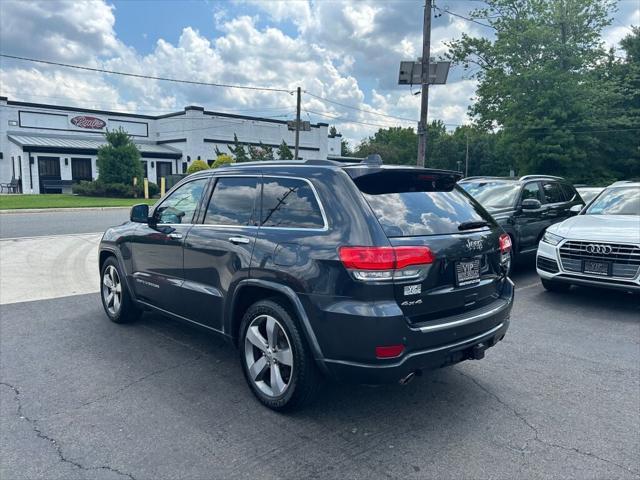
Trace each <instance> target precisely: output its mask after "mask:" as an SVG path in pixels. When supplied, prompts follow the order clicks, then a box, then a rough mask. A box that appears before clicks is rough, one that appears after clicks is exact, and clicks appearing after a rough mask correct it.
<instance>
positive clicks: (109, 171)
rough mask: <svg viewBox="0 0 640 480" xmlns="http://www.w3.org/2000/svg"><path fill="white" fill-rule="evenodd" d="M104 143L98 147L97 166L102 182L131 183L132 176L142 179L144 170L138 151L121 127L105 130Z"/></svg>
mask: <svg viewBox="0 0 640 480" xmlns="http://www.w3.org/2000/svg"><path fill="white" fill-rule="evenodd" d="M105 137H106V140H107V143H106V145H103V146H101V147H100V148H98V159H97V162H96V164H97V166H98V170H99V171H100V181H101V182H102V183H122V184H125V185H132V184H133V179H134V177H136V178H138V179H139V180H142V176H143V175H144V170H143V168H142V163H141V162H140V151H139V150H138V148H137V147H136V145H135V144H134V143H133V141H132V140H131V137H130V136H129V135H128V134H127V132H125V131H124V130H122V129H121V128H119V129H117V130H114V131H107V133H106V134H105Z"/></svg>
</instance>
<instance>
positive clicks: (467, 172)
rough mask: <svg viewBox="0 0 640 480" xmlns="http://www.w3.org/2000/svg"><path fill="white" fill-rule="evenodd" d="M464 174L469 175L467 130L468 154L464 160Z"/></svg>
mask: <svg viewBox="0 0 640 480" xmlns="http://www.w3.org/2000/svg"><path fill="white" fill-rule="evenodd" d="M464 176H465V177H468V176H469V132H467V156H466V158H465V161H464Z"/></svg>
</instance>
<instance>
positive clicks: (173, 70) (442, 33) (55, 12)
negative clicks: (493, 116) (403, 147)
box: [0, 0, 640, 143]
mask: <svg viewBox="0 0 640 480" xmlns="http://www.w3.org/2000/svg"><path fill="white" fill-rule="evenodd" d="M436 5H437V6H438V7H440V8H441V9H443V10H450V11H452V12H456V13H459V14H461V15H464V16H467V15H468V13H469V10H470V9H472V8H477V7H479V6H482V2H478V1H472V0H442V1H437V2H436ZM422 12H423V2H421V1H420V0H400V1H384V0H344V1H328V0H324V1H319V0H314V1H311V0H309V1H307V0H299V1H297V0H290V1H277V0H272V1H268V2H266V1H259V0H229V1H213V0H208V1H196V0H187V1H173V0H163V1H146V0H145V1H139V0H73V1H71V0H42V1H39V0H31V1H29V2H23V1H15V0H2V1H0V27H1V28H0V48H1V49H2V51H3V52H4V53H9V54H14V55H23V56H28V57H34V58H43V59H47V60H53V61H61V62H65V63H71V64H78V65H87V66H94V67H98V68H107V69H112V70H120V71H127V72H135V73H143V74H151V75H156V76H166V77H174V78H188V79H195V80H199V81H206V82H224V83H235V84H253V85H263V86H276V87H284V88H287V89H291V90H293V89H295V87H297V86H298V85H300V86H302V87H303V88H304V89H305V90H307V91H309V92H312V93H314V94H316V95H319V96H322V97H326V98H330V99H333V100H335V101H338V102H340V103H344V104H348V105H352V106H356V107H358V108H360V109H361V110H366V111H372V112H375V113H367V112H363V111H358V110H354V109H345V108H344V107H341V106H339V105H336V104H331V103H327V102H323V101H321V100H319V99H318V98H316V97H313V96H310V95H305V96H303V110H304V111H303V115H304V116H306V117H307V118H310V119H311V120H313V121H324V122H327V123H331V124H336V125H337V126H338V128H339V130H340V131H342V132H343V133H344V134H345V136H346V137H347V138H349V139H350V140H351V141H352V143H353V142H357V141H359V140H360V139H362V138H363V137H365V136H366V135H370V134H371V133H373V132H374V131H375V130H377V128H378V127H379V126H391V125H398V124H400V125H404V126H414V125H415V123H414V122H413V121H412V120H413V119H415V118H417V116H418V108H419V101H420V99H419V97H417V96H414V95H412V94H411V91H410V90H409V88H408V87H400V86H398V85H397V84H396V83H397V75H398V65H399V61H400V60H411V59H414V58H415V57H417V56H418V55H420V48H421V47H420V42H421V28H422ZM632 24H636V25H637V24H640V0H621V1H620V2H619V3H618V11H617V12H616V13H615V14H614V16H613V21H612V25H611V26H610V27H609V28H607V29H606V30H605V31H604V32H603V41H604V42H605V43H606V44H607V45H614V46H615V45H616V44H617V42H618V41H619V39H620V38H622V36H624V35H625V34H626V33H628V32H629V27H630V26H631V25H632ZM463 32H464V33H468V34H471V35H476V36H478V35H480V36H488V35H491V31H490V30H489V29H486V28H483V27H481V26H479V25H477V24H475V23H472V22H468V21H466V20H464V19H461V18H459V17H455V16H453V15H449V14H446V13H445V14H443V15H442V16H439V17H437V18H434V20H433V33H432V52H433V54H434V55H436V56H437V55H438V54H442V53H444V51H445V46H444V42H445V41H448V40H451V39H453V38H459V37H460V35H462V33H463ZM0 80H1V82H0V94H2V95H5V96H8V97H10V98H12V99H20V100H26V101H34V102H41V103H56V104H64V105H78V106H84V107H91V108H102V109H109V110H123V111H138V112H145V113H164V112H169V111H175V110H179V109H181V108H183V107H184V106H185V105H188V104H198V105H202V106H205V107H207V108H209V109H212V110H219V111H237V112H243V113H246V114H255V115H262V116H272V117H276V118H290V117H292V116H293V114H294V107H295V102H294V98H293V97H292V96H291V95H288V94H273V93H264V92H247V91H237V90H234V91H229V90H221V89H214V88H211V87H194V86H186V85H176V84H167V83H163V82H158V81H149V80H135V79H130V78H129V79H126V78H122V77H120V78H118V77H114V76H109V75H96V74H92V73H86V72H79V71H74V70H69V69H64V68H58V67H48V66H42V65H38V64H26V63H24V62H18V61H10V60H6V59H3V60H2V61H1V62H0ZM475 86H476V84H475V81H473V80H472V79H469V78H468V74H466V73H465V72H464V71H463V70H461V69H460V68H456V69H453V70H452V71H451V73H450V77H449V81H448V84H447V85H444V86H436V87H434V88H432V89H431V95H430V110H429V115H430V118H431V119H434V118H435V119H441V120H443V121H444V122H445V123H448V124H451V125H452V126H453V125H458V124H465V123H468V122H469V118H468V117H467V114H466V112H467V107H468V105H469V103H470V102H471V101H472V98H473V95H474V91H475ZM385 115H387V116H385ZM388 115H393V116H396V117H402V118H405V119H408V120H399V119H396V118H391V117H389V116H388Z"/></svg>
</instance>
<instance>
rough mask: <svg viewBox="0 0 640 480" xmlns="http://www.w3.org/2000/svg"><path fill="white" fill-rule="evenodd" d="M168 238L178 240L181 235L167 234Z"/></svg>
mask: <svg viewBox="0 0 640 480" xmlns="http://www.w3.org/2000/svg"><path fill="white" fill-rule="evenodd" d="M169 238H175V239H180V238H182V234H181V233H170V234H169Z"/></svg>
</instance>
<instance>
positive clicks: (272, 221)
mask: <svg viewBox="0 0 640 480" xmlns="http://www.w3.org/2000/svg"><path fill="white" fill-rule="evenodd" d="M262 185H263V186H262V218H261V222H260V223H261V225H262V226H265V227H287V228H323V227H324V219H323V218H322V213H321V211H320V206H319V205H318V201H317V199H316V196H315V195H314V193H313V189H312V188H311V186H310V185H309V184H308V183H307V182H305V181H304V180H297V179H293V178H268V177H267V178H265V179H264V180H263V184H262Z"/></svg>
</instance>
